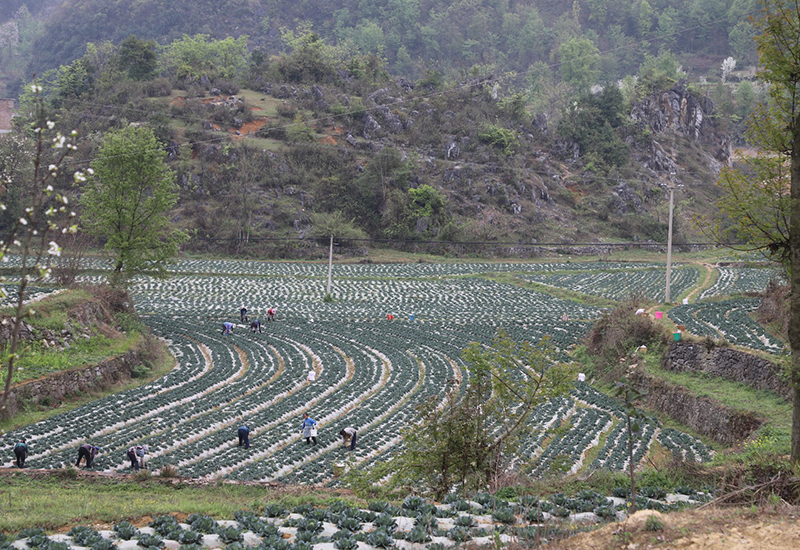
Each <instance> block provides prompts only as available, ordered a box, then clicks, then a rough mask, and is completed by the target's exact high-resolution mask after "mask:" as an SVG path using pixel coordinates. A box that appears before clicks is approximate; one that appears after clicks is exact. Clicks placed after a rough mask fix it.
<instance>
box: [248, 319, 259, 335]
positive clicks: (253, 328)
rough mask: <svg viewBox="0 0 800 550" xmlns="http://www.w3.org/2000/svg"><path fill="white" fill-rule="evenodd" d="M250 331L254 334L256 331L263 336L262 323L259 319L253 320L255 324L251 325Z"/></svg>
mask: <svg viewBox="0 0 800 550" xmlns="http://www.w3.org/2000/svg"><path fill="white" fill-rule="evenodd" d="M250 329H251V330H252V331H253V334H255V333H256V331H258V333H259V334H261V321H260V320H258V319H253V322H252V323H250Z"/></svg>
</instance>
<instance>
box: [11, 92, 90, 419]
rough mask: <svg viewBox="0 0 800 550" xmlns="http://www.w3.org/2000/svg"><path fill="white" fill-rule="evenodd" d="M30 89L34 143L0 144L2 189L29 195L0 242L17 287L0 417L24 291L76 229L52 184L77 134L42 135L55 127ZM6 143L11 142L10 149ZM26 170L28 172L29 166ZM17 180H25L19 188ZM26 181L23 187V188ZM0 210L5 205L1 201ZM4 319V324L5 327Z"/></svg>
mask: <svg viewBox="0 0 800 550" xmlns="http://www.w3.org/2000/svg"><path fill="white" fill-rule="evenodd" d="M32 91H33V94H34V95H35V101H34V103H33V113H31V123H32V124H31V126H30V129H31V130H32V131H33V136H34V139H33V145H32V146H31V145H30V142H29V141H28V140H26V139H25V137H23V136H22V135H14V134H12V135H10V136H8V137H4V138H2V140H0V186H2V188H0V191H2V192H4V191H5V190H6V186H8V187H11V188H20V187H23V186H24V187H26V188H27V189H26V191H27V193H25V194H24V195H23V196H22V199H21V202H22V204H24V205H25V207H24V209H22V210H21V212H20V215H19V217H15V219H13V220H11V222H10V223H9V225H8V230H7V232H6V233H5V235H4V236H3V239H2V240H0V260H3V259H6V255H8V254H16V255H17V256H18V257H19V262H20V268H19V276H20V279H19V285H18V287H17V291H16V295H15V296H14V300H13V308H14V309H13V311H14V313H13V316H12V317H11V319H10V320H9V321H10V324H11V327H10V328H11V336H10V338H9V340H8V342H7V343H6V346H5V349H4V350H3V353H2V361H3V366H4V367H5V383H4V384H3V386H4V387H3V393H2V395H1V396H0V417H4V416H5V413H6V401H7V399H8V394H9V391H10V389H11V381H12V379H13V377H14V369H15V361H16V359H17V346H18V344H19V341H20V329H21V327H22V323H23V320H24V318H25V316H26V315H28V314H29V313H30V310H29V309H28V310H26V309H24V308H23V305H24V300H25V290H26V288H27V287H28V285H29V284H30V283H36V282H38V281H41V280H43V279H44V278H46V277H47V276H48V275H49V273H50V259H51V258H52V257H54V256H59V255H60V254H61V248H60V247H59V245H58V243H56V242H55V241H54V240H52V239H54V238H56V235H58V234H59V233H61V234H65V233H74V232H75V231H76V227H75V226H74V225H72V226H69V225H67V224H69V223H70V220H71V218H72V216H73V215H74V214H73V212H71V211H69V210H68V204H69V200H68V199H67V198H66V197H65V196H63V195H62V194H60V193H56V192H55V190H54V188H53V182H54V181H55V180H56V178H57V177H58V174H59V171H60V170H61V169H62V167H63V165H64V162H65V159H66V158H67V155H69V154H70V152H71V151H72V150H74V149H75V145H74V143H73V141H74V137H75V135H76V134H75V133H74V132H73V133H72V135H71V137H67V136H64V135H62V134H61V133H57V134H56V135H55V136H54V137H53V138H50V137H49V136H48V137H45V134H46V133H48V131H49V130H52V129H53V128H54V127H55V123H54V122H52V121H49V120H47V119H46V116H45V110H44V101H43V100H42V96H41V92H42V89H41V87H40V86H39V85H38V84H36V83H35V82H34V84H33V85H32ZM5 140H10V141H11V143H10V145H9V146H8V147H2V146H1V145H5V144H6V143H5ZM28 165H29V167H30V169H28V168H27V167H28ZM74 177H75V181H80V180H82V179H84V178H85V175H84V174H83V172H80V171H78V172H75V173H74ZM19 179H22V180H24V181H23V184H22V185H21V184H20V182H19V181H18V180H19ZM25 183H27V185H24V184H25ZM0 207H1V208H2V210H5V209H6V208H5V205H4V204H2V203H0ZM0 294H2V296H3V297H6V292H5V289H3V288H1V287H0ZM5 322H6V321H5V320H4V321H3V323H5Z"/></svg>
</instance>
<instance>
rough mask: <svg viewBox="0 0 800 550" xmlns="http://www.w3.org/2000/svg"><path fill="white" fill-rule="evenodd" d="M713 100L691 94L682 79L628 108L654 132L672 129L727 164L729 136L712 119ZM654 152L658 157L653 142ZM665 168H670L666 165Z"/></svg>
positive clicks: (657, 147) (657, 145) (729, 150)
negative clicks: (701, 145)
mask: <svg viewBox="0 0 800 550" xmlns="http://www.w3.org/2000/svg"><path fill="white" fill-rule="evenodd" d="M713 111H714V102H713V101H711V98H709V97H706V96H699V95H695V94H693V93H691V91H690V90H689V88H688V87H687V86H686V83H685V82H683V81H681V82H679V83H678V84H676V85H675V86H673V87H672V88H671V89H669V90H666V91H664V92H658V93H656V94H653V95H651V96H650V97H648V98H645V99H644V100H643V101H641V102H640V103H638V104H637V105H635V106H634V107H633V109H632V110H631V118H632V119H633V120H635V121H637V122H638V123H639V124H641V125H643V126H645V127H646V128H648V129H649V130H650V131H651V132H652V133H653V134H662V133H667V132H672V133H675V134H678V135H682V136H685V137H687V138H689V139H691V140H692V141H695V142H698V143H701V144H703V145H706V146H709V145H710V146H711V150H712V153H713V156H714V158H715V159H716V160H717V161H718V162H720V163H727V162H728V161H729V159H730V157H731V141H730V138H729V137H728V136H727V135H726V134H723V133H722V132H720V131H719V128H717V125H716V124H715V122H714V119H713V118H712V116H711V115H712V114H713ZM654 143H655V146H654V151H653V154H654V156H655V157H656V159H655V160H657V159H658V157H659V155H658V154H657V153H658V151H659V150H660V149H661V147H660V145H659V144H658V143H657V142H655V141H654ZM664 168H667V169H670V166H668V165H666V166H664Z"/></svg>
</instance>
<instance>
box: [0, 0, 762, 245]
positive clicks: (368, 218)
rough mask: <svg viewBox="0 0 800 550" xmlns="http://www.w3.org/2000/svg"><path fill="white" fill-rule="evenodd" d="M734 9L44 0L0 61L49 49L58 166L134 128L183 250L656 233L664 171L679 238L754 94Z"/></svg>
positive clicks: (709, 3) (738, 135) (722, 5)
mask: <svg viewBox="0 0 800 550" xmlns="http://www.w3.org/2000/svg"><path fill="white" fill-rule="evenodd" d="M17 3H18V4H19V2H17ZM22 4H26V3H25V2H22ZM631 5H635V6H636V10H638V11H637V12H636V13H637V14H638V18H633V13H634V12H633V11H631V10H633V8H632V7H631ZM27 6H30V8H29V7H27ZM568 8H569V9H568ZM712 8H714V9H713V10H712ZM752 9H754V8H753V5H752V2H749V1H747V2H744V3H742V2H740V1H739V0H736V1H734V2H727V3H726V2H717V1H716V0H693V1H691V2H655V1H654V2H652V5H651V4H648V0H641V1H640V2H633V3H631V2H622V1H621V0H619V1H618V0H590V1H583V2H580V1H579V2H575V3H574V4H572V5H571V6H566V4H564V3H563V2H555V1H547V2H539V3H537V5H536V7H533V6H531V5H530V4H527V3H514V2H491V3H490V2H481V1H480V0H475V1H473V2H456V3H452V4H450V5H449V6H448V5H446V4H444V3H438V4H429V3H426V2H420V1H417V0H391V1H388V2H382V3H381V2H372V3H371V2H369V1H368V0H364V1H362V2H361V3H359V4H357V5H356V4H353V5H348V4H347V3H344V4H338V5H337V6H335V7H333V6H331V5H330V4H329V3H323V2H315V1H309V2H300V3H283V2H281V3H278V2H275V1H272V0H270V1H263V2H257V1H250V2H243V1H239V2H226V1H223V0H220V1H217V2H214V3H213V4H212V3H210V2H204V1H198V2H192V3H188V4H180V3H171V4H168V3H165V2H164V3H162V2H160V1H157V0H139V1H137V2H129V1H125V0H120V1H118V2H108V1H102V2H100V1H94V0H83V1H76V2H69V3H67V2H63V3H61V2H51V3H50V4H47V3H46V2H43V1H40V2H28V3H27V5H22V6H21V7H20V8H19V9H17V11H15V12H14V14H13V16H12V17H11V19H9V20H7V21H6V22H5V23H4V24H3V27H2V29H3V30H4V32H6V34H2V35H0V37H2V38H3V40H5V41H4V42H2V43H0V55H1V56H4V57H3V58H2V61H3V62H2V63H0V67H2V68H3V70H4V71H5V73H4V77H5V78H6V81H7V82H8V80H9V79H13V78H14V75H16V78H17V80H18V82H19V83H22V82H24V83H29V82H30V77H27V78H26V77H24V75H25V74H26V71H27V70H28V69H24V68H21V67H22V64H23V61H25V60H28V61H25V63H28V62H30V63H33V65H26V66H30V67H33V66H38V67H40V68H42V69H47V70H44V71H43V72H37V74H38V75H39V76H38V78H37V81H38V82H39V83H40V84H41V85H42V86H43V95H44V99H45V103H46V105H47V108H48V110H49V112H50V113H52V116H53V118H54V120H58V121H59V124H60V125H61V126H62V127H63V128H64V130H71V129H75V130H77V132H78V135H79V136H81V138H80V140H81V141H80V144H79V148H78V151H77V152H76V153H75V155H74V156H75V157H76V158H75V159H74V160H73V161H72V162H73V164H74V165H77V166H86V165H88V163H89V162H90V161H91V160H92V159H94V158H95V157H96V155H97V152H98V149H99V146H100V144H101V143H102V136H103V134H104V133H105V132H107V131H109V130H113V129H118V128H121V127H123V126H126V125H128V124H130V123H136V124H139V125H147V126H149V127H151V128H152V129H153V130H154V131H155V133H156V135H157V137H158V139H159V140H160V141H161V142H162V143H163V146H164V150H165V155H166V158H167V159H168V162H169V164H170V167H171V168H172V169H173V170H174V171H175V172H176V174H177V181H178V184H179V186H180V190H181V199H180V202H179V205H178V208H177V209H176V210H175V211H174V213H173V221H174V223H175V224H176V225H177V226H179V227H182V228H185V229H187V230H188V231H189V233H190V235H191V240H190V241H189V243H188V245H187V246H188V247H189V248H194V249H197V250H206V251H207V250H215V251H224V252H228V253H237V254H248V255H255V254H258V255H261V256H264V255H272V256H304V255H309V254H315V253H317V252H318V251H317V250H316V249H314V246H310V245H307V244H304V245H296V244H293V243H294V241H293V240H292V239H304V238H307V237H310V236H311V237H313V236H320V237H323V236H325V235H329V234H330V232H331V227H335V228H336V232H337V234H339V235H340V236H341V235H343V234H344V233H347V234H348V235H350V237H351V238H355V237H362V238H370V239H374V240H386V239H393V240H403V241H410V242H412V243H413V242H419V241H443V242H446V243H449V242H465V241H470V242H471V241H478V242H483V241H489V242H509V241H514V242H522V243H541V242H543V241H546V242H558V243H564V244H572V243H585V242H601V241H606V242H608V241H616V242H633V241H638V242H654V243H663V242H665V241H666V232H667V217H668V216H667V212H668V200H667V197H668V193H667V187H668V186H669V185H672V184H677V183H681V184H683V188H682V190H681V191H680V192H678V193H677V196H676V209H677V210H676V212H677V213H676V217H675V219H676V227H675V233H676V242H681V241H687V240H691V241H695V240H701V239H702V238H703V237H702V235H700V234H699V233H698V232H697V229H696V227H694V226H693V225H692V224H691V223H690V220H691V219H692V218H696V217H698V216H699V217H702V216H704V215H705V214H707V213H708V212H709V211H710V209H712V208H713V207H714V206H713V203H714V198H715V196H716V189H715V186H714V181H715V179H716V176H717V174H718V172H719V170H720V169H721V168H722V167H723V166H725V164H726V163H727V162H729V160H730V154H731V150H732V145H733V144H741V143H743V141H742V128H743V121H744V120H745V119H746V117H747V115H748V114H749V113H750V112H751V111H752V109H753V106H754V105H755V103H756V102H757V101H758V99H759V93H761V92H760V90H761V88H760V87H759V86H758V83H757V82H755V81H753V80H752V78H753V76H752V72H750V73H748V71H746V70H745V71H742V70H737V69H741V68H742V66H741V65H743V64H745V63H746V62H747V60H748V59H749V57H751V56H752V52H751V50H752V43H751V42H749V41H747V42H746V45H747V47H742V49H741V58H739V59H740V61H737V59H736V58H734V57H732V56H731V55H730V54H731V53H732V52H733V50H732V48H733V47H734V45H735V44H737V43H738V42H736V40H734V38H735V37H736V36H738V35H737V34H736V32H734V31H735V29H736V28H737V26H738V23H739V22H741V21H742V20H743V19H744V15H743V14H746V13H749V12H750V11H752ZM714 10H716V11H714ZM712 12H713V13H712ZM676 14H678V15H676ZM687 14H689V15H687ZM737 14H738V15H737ZM4 15H5V14H4ZM667 16H669V17H667ZM673 16H674V17H673ZM689 16H691V17H689ZM670 17H672V18H673V19H670ZM687 17H689V19H687ZM632 18H633V19H632ZM670 20H672V21H679V22H678V23H676V24H675V25H673V26H672V27H668V25H667V24H668V21H670ZM689 20H690V23H691V24H690V23H689V22H687V21H689ZM668 29H672V30H669V32H667V30H668ZM740 30H741V29H740ZM737 32H738V31H737ZM747 32H748V33H750V35H752V31H751V30H750V28H749V27H748V31H747ZM183 33H187V34H183ZM193 33H200V34H193ZM398 33H399V34H398ZM700 36H705V39H703V40H701V38H699V37H700ZM215 37H216V38H215ZM369 37H372V38H370V39H369V40H368V38H369ZM712 38H713V39H712ZM668 45H671V46H672V47H674V51H672V50H670V49H669V48H668V47H667V46H668ZM12 46H13V47H12ZM693 47H696V48H697V49H692V48H693ZM34 51H35V52H36V53H37V55H36V56H35V57H34V56H33V55H32V52H34ZM737 55H738V54H737ZM26 56H27V57H26ZM704 63H705V65H703V64H704ZM737 63H740V64H739V65H737ZM703 66H705V69H701V67H703ZM50 67H52V68H50ZM687 69H691V70H689V71H688V72H687ZM15 71H16V72H15ZM698 72H702V74H700V76H697V77H693V75H692V73H694V74H695V75H697V73H698ZM12 88H13V86H12ZM29 88H30V87H29V86H21V85H20V86H17V89H19V90H28V89H29ZM30 99H31V98H30V94H29V93H28V92H27V91H26V92H25V93H23V94H22V95H21V97H20V111H19V113H18V117H17V122H18V123H19V125H20V128H24V124H25V116H26V113H29V112H30V109H29V108H28V107H29V105H30ZM9 143H10V142H8V141H7V142H6V143H5V144H4V145H3V146H4V147H8V148H13V147H12V145H10V144H9ZM2 169H3V166H0V171H1V170H2ZM18 182H19V183H17V185H19V186H21V187H20V188H18V189H16V190H15V189H13V186H12V188H11V189H9V190H8V193H9V195H8V196H9V199H10V200H9V201H8V204H9V205H10V208H9V211H8V212H7V213H6V216H7V218H6V219H7V220H8V219H17V218H15V215H16V214H17V213H16V212H15V207H18V206H19V204H20V203H19V199H15V198H14V197H15V196H18V195H19V194H21V193H22V189H24V179H18ZM62 187H63V189H64V190H65V191H68V192H69V193H70V194H73V195H75V198H76V199H77V198H78V195H79V194H80V189H79V188H76V187H74V186H73V185H72V182H71V181H66V180H65V181H64V182H62ZM15 193H17V195H15ZM15 201H17V202H15ZM15 205H16V206H15ZM0 223H2V220H0ZM342 228H346V229H347V231H344V232H343V229H342ZM276 238H277V239H281V240H274V239H276ZM271 239H272V240H271ZM354 242H360V241H354ZM408 246H410V247H413V245H408ZM304 247H305V248H304ZM445 249H446V250H456V251H465V250H466V251H469V250H467V249H465V248H464V247H461V248H459V247H458V246H447V245H442V246H441V247H440V250H439V251H442V250H445Z"/></svg>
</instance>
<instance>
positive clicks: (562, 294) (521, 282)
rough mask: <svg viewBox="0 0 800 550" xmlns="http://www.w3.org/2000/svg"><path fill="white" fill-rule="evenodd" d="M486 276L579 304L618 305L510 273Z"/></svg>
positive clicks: (499, 281) (611, 301) (605, 299)
mask: <svg viewBox="0 0 800 550" xmlns="http://www.w3.org/2000/svg"><path fill="white" fill-rule="evenodd" d="M486 278H487V279H489V280H492V281H495V282H497V283H503V284H509V285H515V286H518V287H520V288H524V289H527V290H535V291H538V292H543V293H545V294H549V295H550V296H554V297H556V298H561V299H562V300H571V301H573V302H578V303H579V304H586V305H591V306H597V307H616V306H618V305H619V302H615V301H614V300H609V299H607V298H601V297H599V296H590V295H588V294H581V293H580V292H574V291H572V290H569V289H566V288H559V287H554V286H548V285H543V284H540V283H534V282H532V281H527V280H525V279H521V278H519V277H516V276H514V275H512V274H510V273H496V274H492V275H487V276H486Z"/></svg>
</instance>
